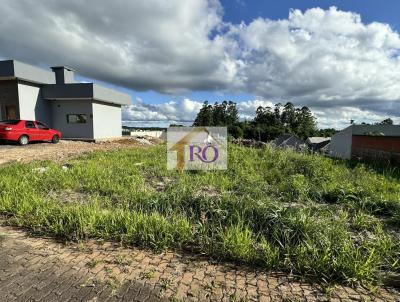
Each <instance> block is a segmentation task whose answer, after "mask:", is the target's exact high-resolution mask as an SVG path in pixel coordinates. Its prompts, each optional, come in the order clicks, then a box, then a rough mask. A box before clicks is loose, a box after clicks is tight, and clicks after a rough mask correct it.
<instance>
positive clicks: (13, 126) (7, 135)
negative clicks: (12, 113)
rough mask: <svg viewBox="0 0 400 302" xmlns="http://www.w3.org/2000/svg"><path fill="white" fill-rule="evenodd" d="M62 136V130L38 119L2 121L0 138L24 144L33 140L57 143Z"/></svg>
mask: <svg viewBox="0 0 400 302" xmlns="http://www.w3.org/2000/svg"><path fill="white" fill-rule="evenodd" d="M61 137H62V136H61V132H59V131H57V130H54V129H51V128H49V127H48V126H47V125H45V124H43V123H41V122H38V121H24V120H4V121H0V140H4V141H14V142H18V143H19V144H20V145H22V146H24V145H27V144H28V143H29V142H33V141H51V142H52V143H53V144H57V143H58V142H59V141H60V138H61Z"/></svg>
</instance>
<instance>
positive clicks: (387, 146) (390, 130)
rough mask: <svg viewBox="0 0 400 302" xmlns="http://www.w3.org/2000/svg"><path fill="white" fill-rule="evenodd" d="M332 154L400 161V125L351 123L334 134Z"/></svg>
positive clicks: (344, 157) (341, 156)
mask: <svg viewBox="0 0 400 302" xmlns="http://www.w3.org/2000/svg"><path fill="white" fill-rule="evenodd" d="M330 155H331V156H333V157H338V158H343V159H351V158H358V159H373V160H388V161H390V160H392V161H396V162H399V163H400V125H351V126H349V127H347V128H345V129H343V130H342V131H340V132H339V133H336V134H335V135H334V136H332V140H331V143H330Z"/></svg>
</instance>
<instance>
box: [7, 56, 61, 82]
mask: <svg viewBox="0 0 400 302" xmlns="http://www.w3.org/2000/svg"><path fill="white" fill-rule="evenodd" d="M11 79H20V80H24V81H28V82H32V83H36V84H54V83H55V82H56V80H55V76H54V73H53V72H51V71H47V70H45V69H42V68H39V67H36V66H32V65H29V64H25V63H22V62H19V61H16V60H6V61H0V80H11Z"/></svg>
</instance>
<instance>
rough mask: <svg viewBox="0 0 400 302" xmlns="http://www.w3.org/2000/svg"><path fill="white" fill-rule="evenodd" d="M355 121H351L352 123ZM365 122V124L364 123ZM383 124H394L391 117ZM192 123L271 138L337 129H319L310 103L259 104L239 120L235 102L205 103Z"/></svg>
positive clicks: (234, 133)
mask: <svg viewBox="0 0 400 302" xmlns="http://www.w3.org/2000/svg"><path fill="white" fill-rule="evenodd" d="M353 123H354V121H353V120H352V121H350V124H353ZM362 124H365V123H362ZM377 124H381V125H392V124H393V121H392V120H391V119H390V118H388V119H385V120H383V121H382V122H380V123H377ZM193 126H226V127H228V133H229V134H230V135H231V136H232V137H234V138H245V139H255V140H259V141H265V142H267V141H271V140H273V139H275V138H277V137H279V136H280V135H282V134H287V133H290V134H294V135H297V136H298V137H300V138H302V139H306V138H307V137H310V136H323V137H329V136H332V135H334V134H335V133H336V132H337V130H335V129H334V128H328V129H318V128H317V121H316V118H315V117H314V116H313V114H312V112H311V110H310V109H309V108H308V107H307V106H303V107H296V106H295V105H294V104H293V103H291V102H287V103H286V104H284V105H283V104H281V103H278V104H275V106H274V107H269V106H266V107H263V106H260V107H258V108H257V110H256V112H255V117H254V118H253V119H252V120H249V121H240V120H239V111H238V109H237V107H236V103H234V102H231V101H223V102H222V103H217V102H216V103H214V104H209V103H208V102H207V101H206V102H204V103H203V106H202V108H201V109H200V111H199V112H198V114H197V116H196V119H195V121H194V124H193Z"/></svg>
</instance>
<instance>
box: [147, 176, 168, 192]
mask: <svg viewBox="0 0 400 302" xmlns="http://www.w3.org/2000/svg"><path fill="white" fill-rule="evenodd" d="M173 181H174V179H173V178H171V177H165V176H159V177H153V178H149V179H147V180H146V188H147V189H148V190H150V191H156V192H162V191H164V190H165V187H166V186H167V185H169V184H170V183H172V182H173Z"/></svg>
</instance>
